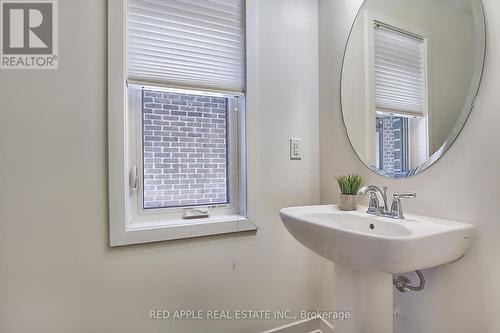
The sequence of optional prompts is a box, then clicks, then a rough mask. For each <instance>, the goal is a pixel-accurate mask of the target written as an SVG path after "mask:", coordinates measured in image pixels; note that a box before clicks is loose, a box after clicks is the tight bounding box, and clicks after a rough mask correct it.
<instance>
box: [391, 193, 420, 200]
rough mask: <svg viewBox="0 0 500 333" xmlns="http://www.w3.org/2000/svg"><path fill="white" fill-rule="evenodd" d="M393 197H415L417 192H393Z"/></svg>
mask: <svg viewBox="0 0 500 333" xmlns="http://www.w3.org/2000/svg"><path fill="white" fill-rule="evenodd" d="M393 197H394V199H398V198H401V199H414V198H416V197H417V194H416V193H415V192H405V193H398V192H396V193H394V195H393Z"/></svg>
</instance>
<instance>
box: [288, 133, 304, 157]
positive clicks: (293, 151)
mask: <svg viewBox="0 0 500 333" xmlns="http://www.w3.org/2000/svg"><path fill="white" fill-rule="evenodd" d="M290 159H291V160H301V159H302V139H296V138H291V139H290Z"/></svg>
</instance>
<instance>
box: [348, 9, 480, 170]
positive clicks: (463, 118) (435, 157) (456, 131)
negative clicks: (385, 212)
mask: <svg viewBox="0 0 500 333" xmlns="http://www.w3.org/2000/svg"><path fill="white" fill-rule="evenodd" d="M368 1H370V0H364V1H363V3H362V4H361V6H360V7H359V9H358V12H357V13H356V16H355V18H354V22H353V23H352V25H351V28H350V30H349V34H348V36H347V40H346V43H345V48H344V53H343V56H342V68H341V72H340V110H341V112H340V113H341V116H342V123H343V127H344V131H345V134H346V136H347V139H348V140H349V144H350V146H351V148H352V150H353V151H354V153H355V155H356V156H357V157H358V159H359V160H360V161H361V162H362V163H363V164H364V165H365V166H366V167H367V168H368V169H370V170H371V171H373V172H374V173H376V174H378V175H379V176H382V177H385V178H390V179H404V178H408V177H412V176H415V175H417V174H420V173H422V172H423V171H425V170H427V169H429V168H430V167H431V166H433V165H434V164H436V163H437V162H438V161H439V160H440V159H441V158H442V157H443V156H444V155H445V154H446V152H447V151H448V150H449V149H450V148H451V146H452V145H453V144H454V143H455V141H456V139H457V138H458V136H459V135H460V133H461V132H462V130H463V128H464V127H465V124H466V123H467V121H468V119H469V117H470V115H471V113H472V110H473V109H474V106H475V103H476V100H477V97H478V95H479V91H480V88H481V83H482V81H483V74H484V65H485V62H486V49H487V39H486V34H487V22H486V15H485V11H484V4H483V1H482V0H477V1H478V3H479V11H480V14H481V16H482V18H483V20H482V24H481V29H482V32H483V33H482V39H483V45H484V47H483V52H482V57H480V64H478V68H480V71H479V76H478V82H477V89H475V91H474V97H473V99H472V103H471V105H470V107H469V108H468V111H467V112H466V111H465V110H466V106H465V105H464V111H462V113H461V114H460V116H459V117H458V119H457V122H456V124H455V126H454V128H453V130H452V131H451V132H450V134H449V135H448V136H447V139H446V141H445V142H444V143H443V145H442V146H441V148H440V149H438V150H437V151H436V152H435V153H434V154H432V156H430V157H429V158H428V159H427V160H426V161H425V162H424V163H422V164H421V165H419V166H418V167H416V168H414V169H412V170H410V171H409V172H408V174H407V175H406V176H405V177H402V178H397V177H389V176H388V175H387V174H384V172H383V171H382V170H380V169H378V168H374V167H372V166H370V163H367V162H366V160H365V159H364V158H363V156H361V155H360V154H359V153H358V152H357V151H356V149H355V148H354V145H353V143H352V140H351V137H350V136H349V131H348V128H347V125H346V120H345V116H344V111H345V110H344V102H343V98H342V97H343V94H342V93H343V90H342V88H343V82H344V66H345V60H346V57H347V51H348V49H349V42H350V40H351V36H352V33H353V31H354V28H355V26H356V22H357V21H358V19H359V17H360V15H361V13H362V11H363V9H364V8H365V5H366V3H367V2H368Z"/></svg>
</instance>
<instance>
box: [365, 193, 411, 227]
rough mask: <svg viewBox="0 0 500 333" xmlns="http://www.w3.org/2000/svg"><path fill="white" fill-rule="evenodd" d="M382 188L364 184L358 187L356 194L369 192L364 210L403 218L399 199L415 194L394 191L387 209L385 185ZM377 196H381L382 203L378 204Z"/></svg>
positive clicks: (369, 212)
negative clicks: (368, 199) (368, 201)
mask: <svg viewBox="0 0 500 333" xmlns="http://www.w3.org/2000/svg"><path fill="white" fill-rule="evenodd" d="M382 189H383V190H381V189H380V188H379V187H378V186H375V185H369V186H364V187H362V188H360V189H359V191H358V195H366V194H367V193H370V203H369V204H368V210H367V211H366V212H367V213H368V214H372V215H377V216H379V215H380V216H384V217H390V218H394V219H400V220H403V219H404V218H405V217H404V214H403V206H402V204H401V199H405V198H416V197H417V195H416V194H415V193H413V192H410V193H394V195H393V199H392V205H391V210H390V211H389V207H388V206H387V186H383V187H382ZM378 196H380V197H381V198H382V203H383V205H380V200H379V197H378Z"/></svg>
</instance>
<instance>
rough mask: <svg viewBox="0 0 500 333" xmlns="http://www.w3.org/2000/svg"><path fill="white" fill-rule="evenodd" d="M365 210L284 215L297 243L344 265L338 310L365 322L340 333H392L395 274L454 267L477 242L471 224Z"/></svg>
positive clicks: (317, 209)
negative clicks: (393, 277) (402, 217)
mask: <svg viewBox="0 0 500 333" xmlns="http://www.w3.org/2000/svg"><path fill="white" fill-rule="evenodd" d="M365 211H366V208H360V209H359V210H358V211H352V212H345V211H341V210H340V209H339V208H338V207H337V206H333V205H332V206H308V207H292V208H284V209H282V210H281V211H280V216H281V220H282V221H283V224H284V225H285V227H286V228H287V230H288V231H289V232H290V233H291V234H292V236H293V237H294V238H295V239H297V240H298V241H299V242H300V243H302V244H303V245H304V246H306V247H307V248H309V249H311V250H312V251H314V252H316V253H317V254H319V255H321V256H323V257H325V258H327V259H328V260H330V261H333V262H335V263H337V264H340V267H337V266H336V267H335V270H336V272H335V274H336V277H335V278H336V280H337V281H336V286H335V288H334V290H336V293H337V294H338V295H335V297H336V301H335V307H336V309H338V310H349V308H346V307H350V308H351V309H350V310H351V311H352V312H353V315H354V312H356V313H358V318H359V317H361V318H359V319H360V321H361V322H360V323H357V324H354V323H345V324H340V325H338V328H336V331H335V332H338V333H344V332H347V333H360V332H362V333H388V332H392V274H395V273H404V272H411V271H415V270H420V269H426V268H431V267H435V266H439V265H443V264H447V263H451V262H453V261H455V260H457V259H459V258H461V257H462V256H463V255H464V254H465V253H466V251H467V250H468V248H469V246H470V243H471V241H472V236H473V230H474V227H473V226H472V225H470V224H466V223H461V222H455V221H449V220H443V219H438V218H432V217H425V216H418V215H412V214H405V215H406V219H404V220H398V219H391V218H386V217H377V216H373V215H369V214H367V213H365ZM353 281H357V282H356V283H357V284H353V283H354V282H353ZM340 284H344V285H340ZM349 288H350V290H349ZM352 297H358V300H357V301H353V299H351V298H352Z"/></svg>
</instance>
